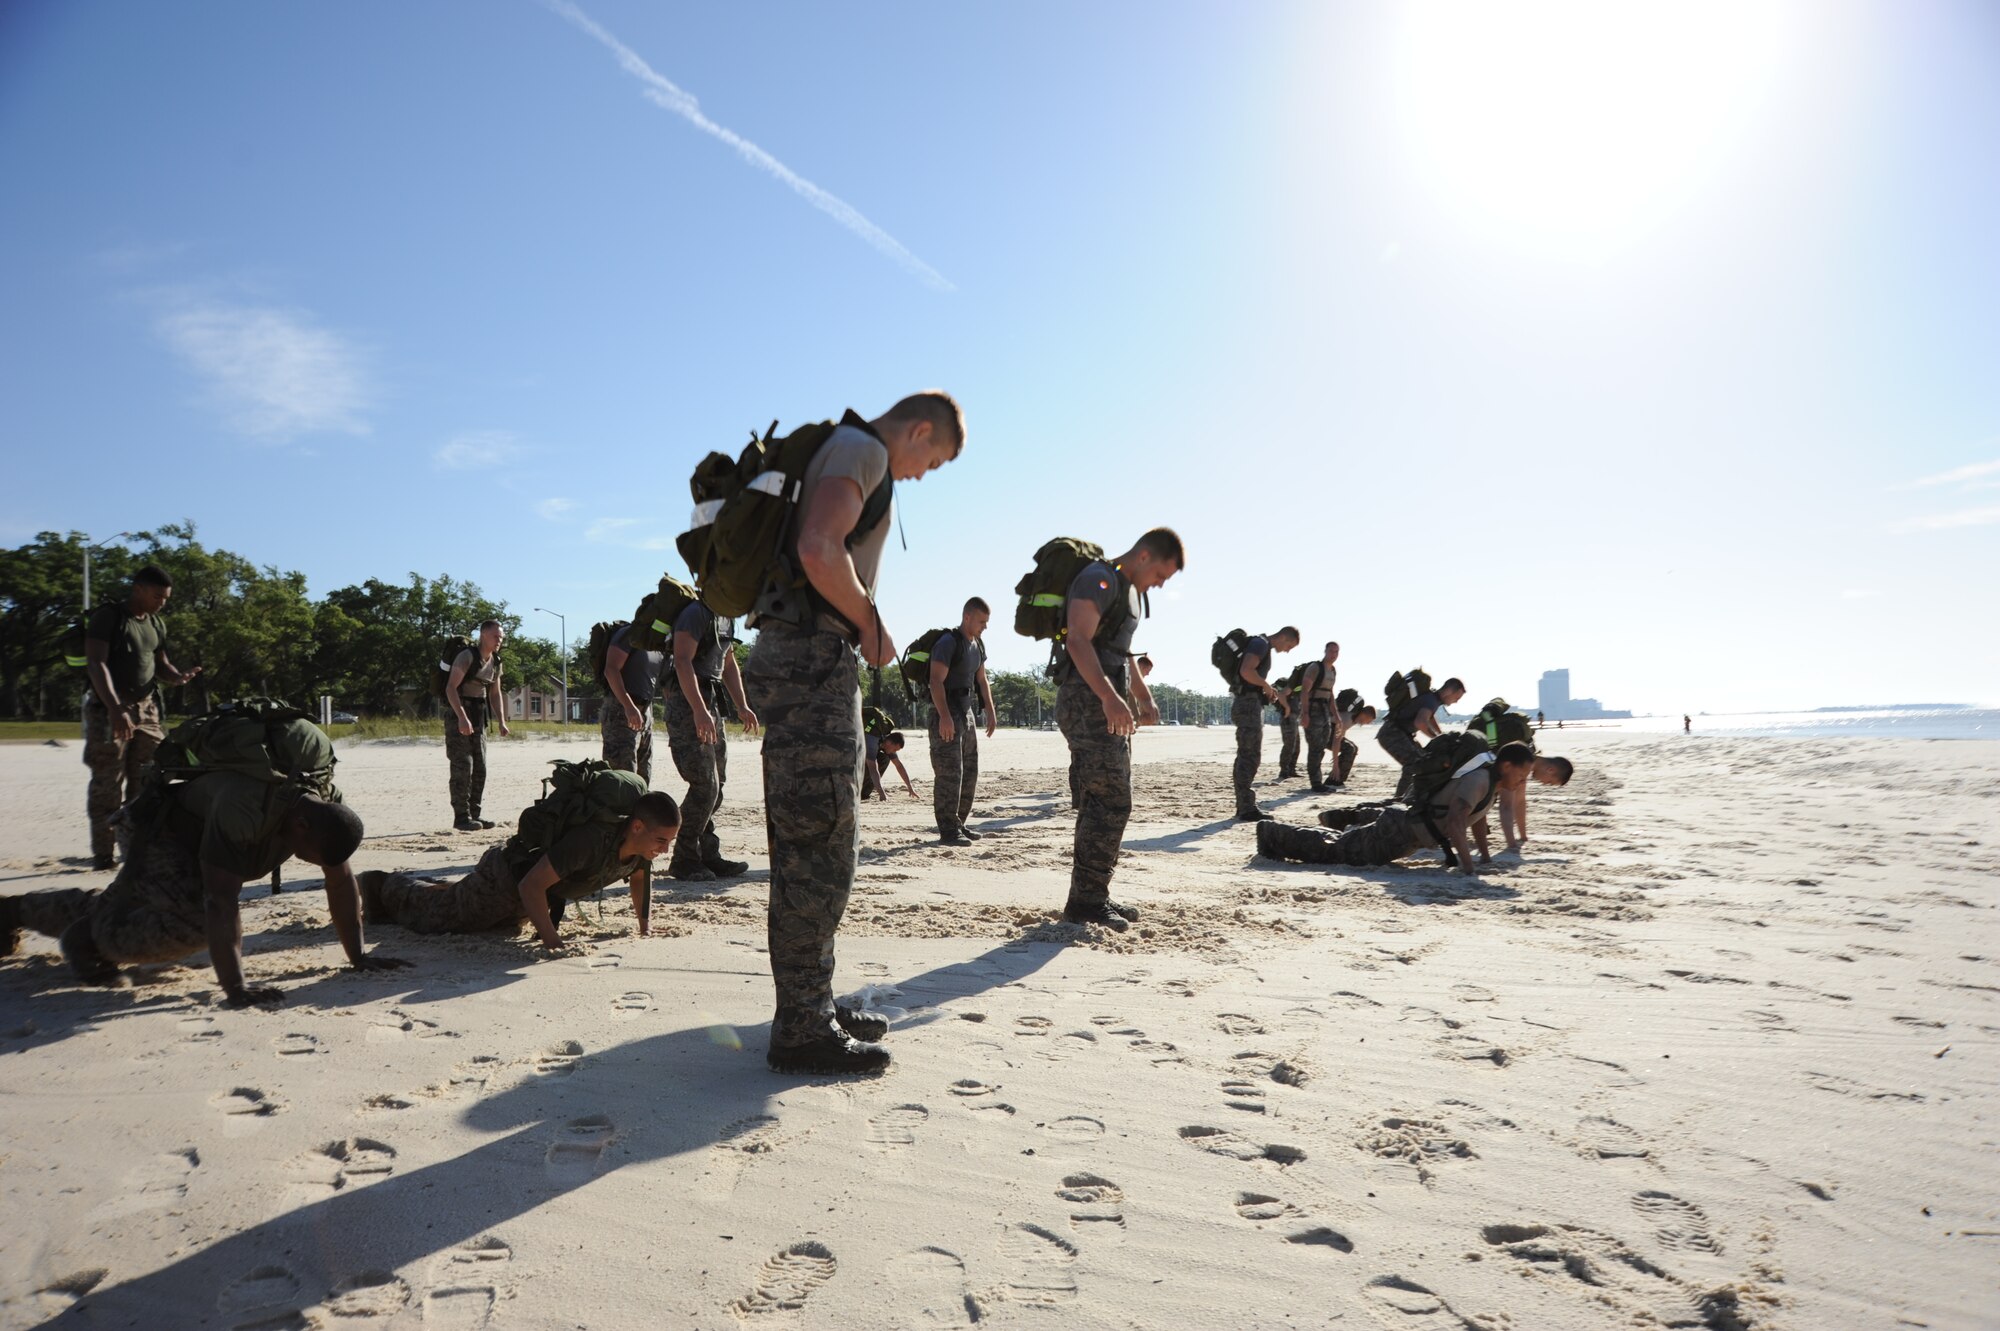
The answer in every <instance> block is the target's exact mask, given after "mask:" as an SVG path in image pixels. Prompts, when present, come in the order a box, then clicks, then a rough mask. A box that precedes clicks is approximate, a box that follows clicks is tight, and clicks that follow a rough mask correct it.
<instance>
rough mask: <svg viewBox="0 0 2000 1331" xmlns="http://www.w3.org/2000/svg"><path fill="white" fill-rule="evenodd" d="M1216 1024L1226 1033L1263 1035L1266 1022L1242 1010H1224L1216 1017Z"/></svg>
mask: <svg viewBox="0 0 2000 1331" xmlns="http://www.w3.org/2000/svg"><path fill="white" fill-rule="evenodd" d="M1215 1024H1216V1026H1217V1028H1218V1029H1220V1030H1221V1031H1222V1033H1223V1034H1225V1035H1262V1034H1263V1033H1264V1024H1263V1023H1262V1022H1260V1021H1258V1020H1257V1019H1256V1018H1255V1017H1252V1016H1247V1015H1245V1014H1244V1013H1241V1012H1222V1013H1218V1014H1217V1015H1216V1018H1215Z"/></svg>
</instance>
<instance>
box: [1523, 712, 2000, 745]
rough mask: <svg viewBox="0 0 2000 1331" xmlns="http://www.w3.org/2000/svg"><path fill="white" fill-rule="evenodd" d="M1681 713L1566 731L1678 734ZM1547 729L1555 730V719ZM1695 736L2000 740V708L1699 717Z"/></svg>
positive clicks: (1579, 724)
mask: <svg viewBox="0 0 2000 1331" xmlns="http://www.w3.org/2000/svg"><path fill="white" fill-rule="evenodd" d="M1680 728H1681V719H1680V717H1678V716H1635V717H1632V718H1630V719H1627V720H1617V721H1569V722H1566V723H1565V724H1564V729H1565V730H1585V731H1591V732H1597V731H1611V732H1619V733H1625V734H1668V733H1672V734H1678V733H1680ZM1548 729H1549V730H1550V732H1552V733H1553V732H1554V730H1555V723H1554V722H1553V721H1551V722H1550V723H1549V726H1548ZM1694 733H1695V734H1697V735H1736V736H1744V735H1747V736H1757V735H1773V736H1828V735H1856V736H1866V737H1870V738H1877V739H1990V740H2000V710H1994V709H1991V708H1971V707H1967V708H1958V707H1952V708H1938V709H1935V710H1930V709H1926V710H1921V711H1901V710H1895V711H1891V710H1875V711H1867V710H1859V709H1857V710H1855V711H1847V712H1742V713H1736V714H1731V715H1710V716H1697V717H1695V718H1694Z"/></svg>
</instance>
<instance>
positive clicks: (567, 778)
mask: <svg viewBox="0 0 2000 1331" xmlns="http://www.w3.org/2000/svg"><path fill="white" fill-rule="evenodd" d="M549 766H550V767H552V768H554V769H555V770H554V771H552V772H551V773H550V774H549V775H548V776H547V777H545V778H544V779H543V781H542V797H541V798H540V799H538V800H536V801H535V802H534V803H533V804H530V805H529V806H528V807H527V808H525V809H523V810H521V818H520V822H519V824H518V826H517V827H516V830H515V832H514V835H513V836H511V837H509V838H508V840H507V858H508V860H509V862H510V863H512V864H514V865H517V866H519V867H520V868H521V871H522V872H526V870H527V868H528V867H529V866H532V865H533V863H534V861H536V860H538V859H540V858H541V857H542V856H543V855H544V854H546V853H547V852H548V849H549V847H550V846H552V845H554V844H555V843H556V842H557V841H558V840H560V839H561V837H562V835H563V833H565V832H568V831H570V830H572V829H574V828H578V827H587V826H590V825H591V824H602V825H606V826H622V825H623V824H624V823H625V821H626V820H627V819H629V818H631V816H632V811H633V810H634V809H635V808H637V807H638V804H639V800H640V798H641V797H642V796H644V795H645V793H646V791H647V789H648V787H647V785H646V780H645V778H644V777H642V776H640V775H639V774H638V773H636V772H622V771H619V770H618V769H617V768H615V767H612V766H611V765H610V764H608V763H606V762H605V761H603V760H602V759H600V758H586V759H584V760H583V761H581V762H570V761H568V760H567V759H563V758H557V759H555V760H554V761H553V762H551V763H550V764H549Z"/></svg>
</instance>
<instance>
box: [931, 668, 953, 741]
mask: <svg viewBox="0 0 2000 1331" xmlns="http://www.w3.org/2000/svg"><path fill="white" fill-rule="evenodd" d="M931 650H932V651H936V650H937V649H936V648H932V649H931ZM950 674H951V667H950V666H949V665H947V664H945V663H943V662H941V661H939V660H937V659H936V658H935V657H933V658H932V660H931V679H930V684H931V688H930V693H931V706H933V707H935V708H937V719H938V738H939V739H941V740H943V741H944V742H945V743H947V744H949V743H951V742H952V741H953V740H954V739H956V738H958V721H957V719H956V718H954V717H953V716H952V714H951V708H950V707H948V706H946V704H945V697H944V681H945V679H946V677H948V676H949V675H950Z"/></svg>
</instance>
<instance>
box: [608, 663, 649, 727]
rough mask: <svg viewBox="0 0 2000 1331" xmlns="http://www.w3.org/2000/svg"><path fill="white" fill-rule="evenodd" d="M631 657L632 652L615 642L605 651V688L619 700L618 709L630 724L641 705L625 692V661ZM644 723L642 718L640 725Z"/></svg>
mask: <svg viewBox="0 0 2000 1331" xmlns="http://www.w3.org/2000/svg"><path fill="white" fill-rule="evenodd" d="M631 655H632V653H631V651H630V650H628V649H627V648H624V647H620V646H619V645H618V644H617V643H615V642H614V643H611V644H609V645H607V646H606V647H605V649H604V687H605V688H607V689H610V690H611V696H612V697H613V698H616V699H617V700H618V708H619V710H620V711H622V712H624V713H625V719H626V721H627V722H628V723H629V722H630V721H631V719H632V713H634V712H636V711H638V710H639V705H638V704H637V703H635V702H633V701H632V695H631V694H630V693H628V692H626V690H625V661H626V658H628V657H629V656H631ZM644 721H645V718H644V717H641V718H640V723H641V724H643V723H644ZM638 728H639V726H637V725H634V726H632V729H634V730H637V729H638Z"/></svg>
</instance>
